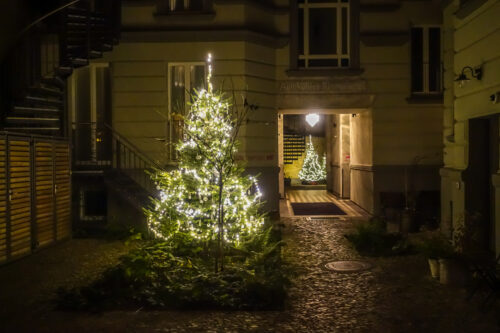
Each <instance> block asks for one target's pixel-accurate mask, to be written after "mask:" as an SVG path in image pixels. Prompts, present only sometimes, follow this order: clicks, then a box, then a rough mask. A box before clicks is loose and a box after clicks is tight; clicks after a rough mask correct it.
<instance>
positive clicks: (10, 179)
mask: <svg viewBox="0 0 500 333" xmlns="http://www.w3.org/2000/svg"><path fill="white" fill-rule="evenodd" d="M70 190H71V180H70V150H69V144H68V142H65V141H57V140H51V139H47V138H33V137H22V136H12V135H3V136H0V263H1V262H5V261H10V260H12V259H15V258H18V257H20V256H23V255H26V254H29V253H31V252H32V251H35V250H36V249H38V248H40V247H44V246H47V245H50V244H52V243H54V242H56V241H58V240H62V239H65V238H68V237H70V236H71V217H70V207H71V202H70Z"/></svg>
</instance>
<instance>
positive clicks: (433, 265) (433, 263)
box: [427, 258, 440, 279]
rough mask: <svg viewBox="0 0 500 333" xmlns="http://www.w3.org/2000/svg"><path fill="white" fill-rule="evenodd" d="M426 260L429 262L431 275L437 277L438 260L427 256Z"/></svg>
mask: <svg viewBox="0 0 500 333" xmlns="http://www.w3.org/2000/svg"><path fill="white" fill-rule="evenodd" d="M427 261H428V262H429V269H430V271H431V276H432V277H433V278H434V279H439V270H440V267H439V260H438V259H434V258H429V259H427Z"/></svg>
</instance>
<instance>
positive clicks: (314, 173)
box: [299, 135, 326, 182]
mask: <svg viewBox="0 0 500 333" xmlns="http://www.w3.org/2000/svg"><path fill="white" fill-rule="evenodd" d="M299 178H300V180H302V181H305V182H322V181H324V180H326V158H325V157H323V161H322V163H320V162H319V161H318V154H316V151H315V150H314V146H313V144H312V138H311V136H310V135H309V143H308V144H307V148H306V157H305V158H304V164H302V168H301V169H300V171H299Z"/></svg>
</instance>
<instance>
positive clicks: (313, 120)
mask: <svg viewBox="0 0 500 333" xmlns="http://www.w3.org/2000/svg"><path fill="white" fill-rule="evenodd" d="M306 121H307V123H308V124H309V126H311V127H314V125H316V124H317V123H318V121H319V116H318V115H317V114H316V113H309V114H308V115H307V116H306Z"/></svg>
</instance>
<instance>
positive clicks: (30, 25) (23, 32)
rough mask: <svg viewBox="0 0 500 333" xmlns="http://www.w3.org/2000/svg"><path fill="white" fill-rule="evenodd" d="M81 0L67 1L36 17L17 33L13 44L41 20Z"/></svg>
mask: <svg viewBox="0 0 500 333" xmlns="http://www.w3.org/2000/svg"><path fill="white" fill-rule="evenodd" d="M80 1H82V0H73V1H71V2H69V3H67V4H65V5H62V6H61V7H58V8H56V9H54V10H52V11H50V12H48V13H47V14H45V15H43V16H41V17H39V18H38V19H36V20H35V21H33V22H31V23H30V24H28V25H27V26H26V27H25V28H24V29H23V30H21V31H20V32H19V33H18V34H17V36H16V39H15V40H14V43H13V44H15V43H16V42H17V41H18V40H19V39H21V37H22V36H23V35H24V34H25V33H27V32H28V31H29V30H30V29H31V28H33V27H34V26H36V25H37V24H38V23H40V22H42V21H44V20H45V19H46V18H48V17H50V16H52V15H54V14H56V13H58V12H60V11H62V10H63V9H66V8H68V7H70V6H72V5H74V4H76V3H78V2H80Z"/></svg>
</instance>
